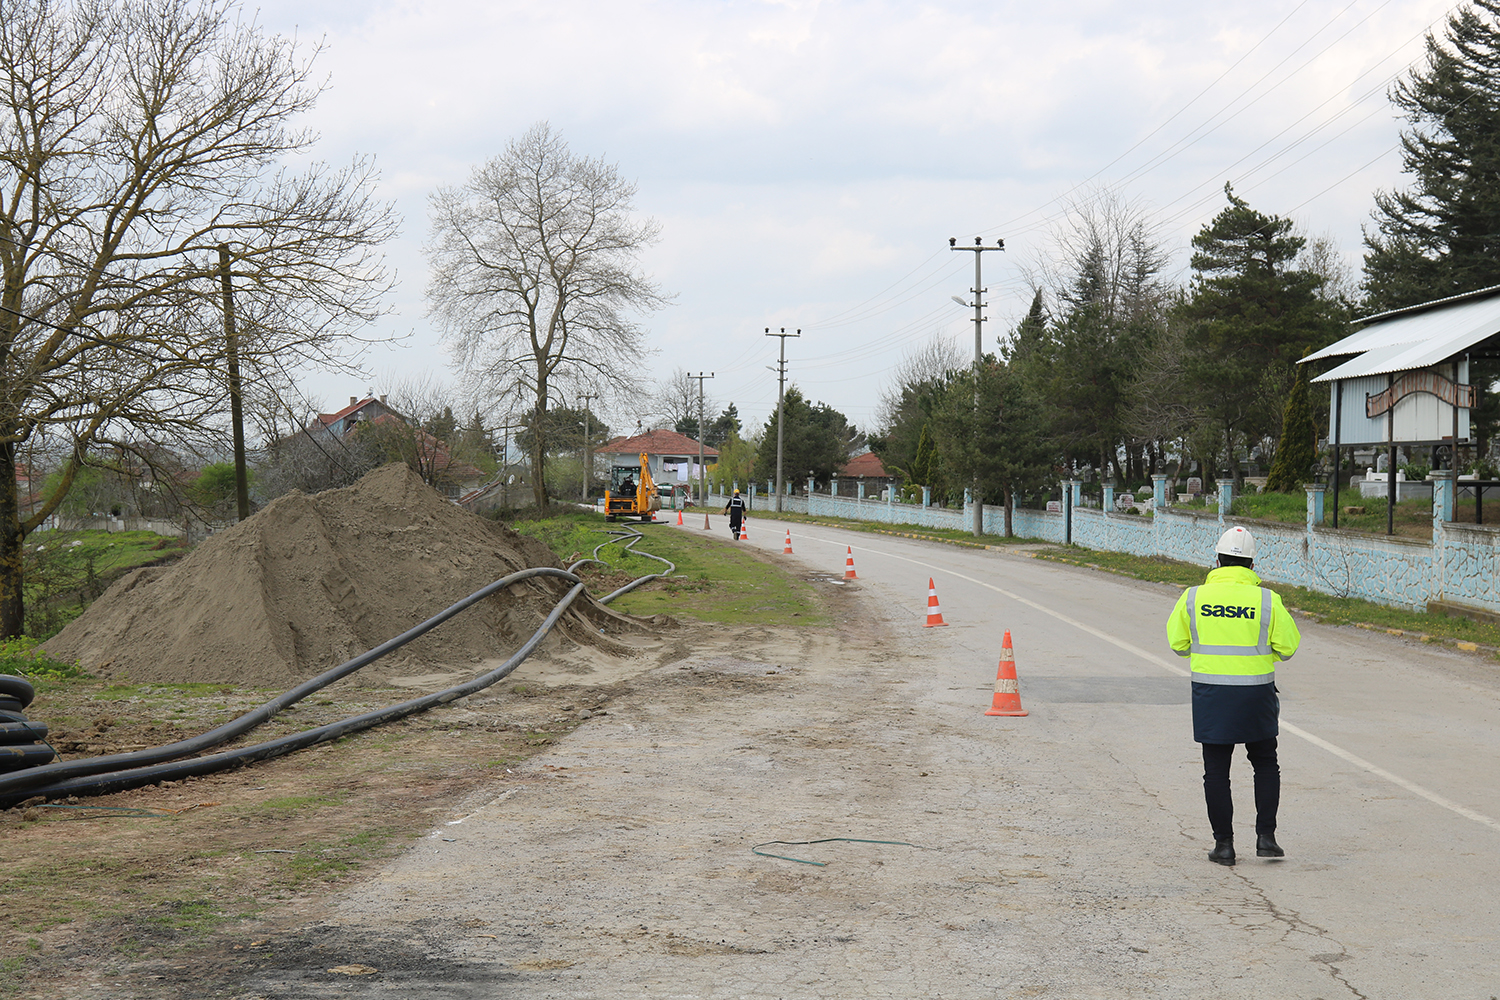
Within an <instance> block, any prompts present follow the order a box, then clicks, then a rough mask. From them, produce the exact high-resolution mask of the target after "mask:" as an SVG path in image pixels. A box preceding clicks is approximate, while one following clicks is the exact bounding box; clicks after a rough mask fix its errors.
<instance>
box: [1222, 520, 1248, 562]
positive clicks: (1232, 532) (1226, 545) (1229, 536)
mask: <svg viewBox="0 0 1500 1000" xmlns="http://www.w3.org/2000/svg"><path fill="white" fill-rule="evenodd" d="M1214 551H1215V552H1217V553H1218V554H1219V555H1221V556H1239V557H1240V558H1241V559H1254V558H1255V536H1253V535H1251V534H1250V532H1248V531H1246V530H1245V529H1244V528H1241V527H1240V526H1239V525H1235V526H1234V527H1233V528H1230V529H1229V530H1228V531H1226V532H1224V534H1222V535H1220V536H1219V544H1218V546H1217V547H1216V548H1215V549H1214Z"/></svg>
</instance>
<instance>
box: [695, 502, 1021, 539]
mask: <svg viewBox="0 0 1500 1000" xmlns="http://www.w3.org/2000/svg"><path fill="white" fill-rule="evenodd" d="M750 515H751V516H750V527H751V528H752V529H753V528H754V527H755V522H756V520H757V519H759V520H763V521H764V520H772V521H792V522H800V523H802V524H826V525H829V526H830V527H834V528H847V529H848V530H850V531H863V532H865V533H867V534H874V535H902V536H905V537H911V538H934V539H938V540H941V541H945V542H960V543H963V544H967V545H1035V544H1037V543H1038V542H1040V541H1041V539H1038V538H1022V537H1021V536H1019V535H1016V536H1014V537H1011V538H1006V537H1005V536H1004V535H989V534H984V535H975V534H974V532H973V531H970V530H969V529H967V528H929V527H926V526H924V525H920V524H886V523H885V522H883V521H856V520H854V519H853V518H849V517H833V516H826V515H823V514H817V515H810V514H794V513H792V512H790V511H782V512H780V513H777V512H776V511H771V510H753V511H751V512H750ZM684 516H687V515H684ZM699 516H700V517H701V516H702V515H701V514H700V515H699Z"/></svg>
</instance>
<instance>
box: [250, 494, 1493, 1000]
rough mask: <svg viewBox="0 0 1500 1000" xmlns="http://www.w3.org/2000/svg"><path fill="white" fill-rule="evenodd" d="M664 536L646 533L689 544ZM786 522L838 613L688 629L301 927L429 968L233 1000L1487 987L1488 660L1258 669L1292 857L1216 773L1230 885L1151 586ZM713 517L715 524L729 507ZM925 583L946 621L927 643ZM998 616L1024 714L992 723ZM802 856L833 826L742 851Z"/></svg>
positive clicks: (760, 537)
mask: <svg viewBox="0 0 1500 1000" xmlns="http://www.w3.org/2000/svg"><path fill="white" fill-rule="evenodd" d="M697 523H698V524H701V515H699V520H698V521H697ZM688 524H689V526H688V527H686V528H682V529H678V528H676V527H675V526H674V527H670V529H669V530H695V531H701V530H702V529H701V528H697V527H693V524H694V520H693V519H692V518H689V519H688ZM786 527H787V525H786V524H785V523H784V522H772V521H764V520H760V519H752V520H751V521H750V523H749V529H750V536H751V537H750V541H749V542H748V543H746V544H750V545H754V546H758V547H761V548H763V549H766V550H768V551H769V552H771V553H772V554H773V555H775V556H776V557H777V558H782V556H781V555H780V553H781V549H782V546H783V542H784V537H785V536H784V532H785V530H786ZM791 527H792V533H793V534H792V539H793V547H794V549H795V555H793V556H787V557H785V558H786V559H788V560H789V561H790V562H791V563H792V564H793V565H795V566H797V567H799V569H800V571H801V572H802V573H803V574H804V575H806V576H809V577H821V579H819V580H818V584H817V585H818V586H822V587H827V588H830V592H831V593H832V592H834V591H835V590H837V591H838V592H839V594H838V596H840V597H842V598H843V599H844V603H843V604H842V605H840V606H842V607H844V608H845V609H846V611H845V612H844V617H845V618H846V619H847V620H846V621H844V622H843V623H841V625H840V626H839V627H837V628H836V629H833V630H821V631H818V632H817V634H806V632H807V630H804V632H802V633H795V632H792V631H788V632H787V634H784V635H783V634H773V633H774V630H767V634H766V635H764V636H760V637H754V636H750V637H746V636H733V637H727V636H726V637H725V641H723V642H717V641H716V640H715V639H714V637H713V635H712V633H711V632H708V631H703V630H700V631H699V632H698V633H696V635H697V638H696V639H695V643H696V646H695V647H694V648H692V649H689V650H687V651H685V653H684V654H683V655H682V657H681V658H680V659H675V660H671V661H670V662H665V663H664V665H662V666H660V667H659V668H656V669H655V670H654V672H650V673H648V674H646V675H645V677H644V678H643V681H644V683H642V684H640V685H639V686H638V691H639V693H638V695H637V696H636V697H634V698H633V699H625V700H624V701H623V702H622V703H621V704H620V705H618V706H616V707H614V708H612V710H611V712H610V714H609V715H607V716H604V717H601V718H599V719H595V720H591V721H590V723H589V724H588V725H586V726H585V727H583V728H581V729H579V730H578V731H577V732H576V733H574V734H573V735H572V736H571V737H569V738H568V739H567V740H565V741H563V742H562V743H560V744H559V745H558V747H557V748H556V749H555V751H553V752H550V753H548V754H546V755H544V756H542V757H538V758H535V759H533V760H532V761H531V762H530V764H529V766H528V773H527V775H525V776H523V777H525V778H526V779H527V780H525V781H521V782H519V783H514V784H511V785H509V786H508V787H507V788H506V789H505V790H504V791H500V790H499V789H497V792H496V794H497V795H498V797H497V798H493V799H492V800H490V801H487V802H481V803H475V804H474V807H473V809H472V811H470V812H467V813H465V814H463V815H458V816H454V817H452V818H449V819H444V820H443V821H442V822H441V823H440V824H439V825H438V826H437V827H436V828H435V830H434V833H433V835H432V836H431V837H429V838H427V839H426V840H424V841H422V843H421V844H419V845H418V846H417V847H416V848H414V849H413V850H412V851H411V852H410V853H409V854H408V855H406V856H405V857H403V858H402V859H400V860H399V861H398V862H397V863H396V864H394V865H392V866H391V868H390V869H389V870H387V871H386V872H384V873H382V874H381V876H380V877H379V878H377V879H375V880H373V881H372V882H370V883H367V884H366V885H364V886H363V887H361V888H360V889H358V890H356V891H355V892H353V893H351V894H350V895H349V896H348V897H347V898H346V899H344V900H342V901H341V905H340V916H339V918H338V919H337V920H336V921H333V922H332V924H331V926H329V927H328V928H325V929H326V930H327V931H328V932H329V933H330V934H335V936H337V937H339V938H340V939H341V940H347V941H348V942H350V944H349V945H348V947H347V948H345V949H344V951H343V952H341V955H342V958H343V960H344V961H348V962H360V961H366V962H368V964H369V965H370V966H372V967H379V966H380V964H381V963H380V962H379V961H378V956H365V957H362V955H363V953H361V952H360V950H359V948H358V947H357V943H358V942H359V941H361V940H364V941H394V940H409V941H420V942H422V943H423V947H424V948H425V949H426V952H425V953H426V954H428V955H429V957H430V958H431V964H429V965H428V966H424V967H421V968H416V967H414V968H413V969H412V970H411V971H410V972H409V973H407V974H396V973H395V972H394V970H388V972H389V974H382V975H371V976H369V977H368V978H366V979H362V980H359V981H358V982H355V981H351V980H348V979H347V977H333V979H334V980H337V981H333V982H324V981H323V980H321V979H319V977H318V976H316V975H314V974H312V973H306V974H302V973H294V972H292V971H288V972H286V974H285V975H284V976H283V977H282V978H281V979H277V978H276V977H275V976H272V977H270V978H269V979H267V980H266V981H264V982H260V983H257V984H247V987H254V989H255V990H258V991H260V992H262V993H264V994H266V995H292V993H296V994H297V995H304V996H324V995H327V996H351V995H370V996H376V995H379V996H429V997H449V996H451V997H471V996H472V997H479V996H485V997H488V996H497V997H498V996H505V997H524V998H533V997H538V998H540V997H548V998H550V997H646V996H661V997H716V998H717V997H787V998H791V997H871V996H876V997H917V996H923V997H952V998H969V997H974V998H980V997H984V998H991V997H994V998H1019V997H1037V996H1048V997H1068V998H1074V997H1099V998H1119V997H1147V996H1150V997H1181V998H1201V997H1210V996H1212V997H1216V998H1231V1000H1232V998H1241V997H1243V998H1252V997H1253V998H1258V1000H1260V998H1268V997H1298V998H1328V1000H1331V998H1336V997H1360V998H1383V997H1390V998H1406V997H1441V998H1444V1000H1463V998H1474V1000H1486V998H1491V1000H1492V998H1493V997H1495V996H1496V995H1497V994H1500V962H1497V959H1496V954H1497V944H1500V929H1497V920H1496V917H1497V911H1500V864H1497V859H1500V821H1497V817H1500V787H1497V785H1500V783H1497V781H1496V778H1497V777H1500V767H1497V760H1500V754H1497V751H1500V671H1497V669H1496V666H1495V664H1494V663H1493V662H1492V661H1484V660H1481V659H1479V658H1477V657H1474V656H1471V655H1466V654H1459V653H1453V652H1449V651H1446V650H1443V649H1440V648H1434V647H1429V646H1424V645H1422V644H1420V643H1415V642H1412V641H1409V640H1401V639H1396V638H1392V637H1389V636H1386V635H1383V634H1372V633H1369V632H1365V631H1361V630H1357V629H1352V628H1345V629H1333V628H1326V627H1322V626H1317V625H1313V624H1310V623H1303V624H1302V632H1303V645H1302V650H1301V651H1300V652H1299V653H1298V655H1297V656H1296V657H1295V658H1294V659H1293V660H1292V661H1290V662H1289V663H1287V664H1285V665H1283V666H1282V667H1281V669H1280V670H1279V671H1278V686H1279V688H1280V690H1281V698H1282V737H1281V749H1282V754H1281V762H1282V773H1283V797H1282V808H1281V824H1280V830H1279V832H1278V839H1279V840H1280V841H1281V844H1282V846H1283V847H1285V848H1286V850H1287V857H1286V858H1285V859H1284V860H1264V859H1257V858H1255V857H1254V856H1253V855H1254V851H1253V815H1252V808H1251V802H1250V796H1249V784H1250V783H1249V768H1248V764H1246V763H1245V761H1244V759H1243V755H1242V754H1241V756H1240V757H1238V758H1237V759H1236V762H1235V771H1234V780H1235V789H1236V793H1237V804H1238V805H1239V807H1240V812H1239V814H1238V820H1239V823H1238V828H1239V831H1240V838H1239V847H1240V854H1241V859H1240V863H1239V865H1237V866H1236V867H1234V868H1224V867H1220V866H1217V865H1213V864H1211V863H1210V862H1208V861H1207V859H1206V853H1207V851H1208V849H1209V848H1210V847H1211V846H1212V838H1211V836H1210V832H1209V830H1208V828H1207V823H1206V819H1205V817H1204V808H1203V802H1202V794H1201V765H1200V760H1199V757H1198V751H1197V746H1196V745H1195V744H1193V743H1192V741H1191V725H1190V718H1189V708H1188V686H1187V685H1188V682H1187V680H1186V671H1185V666H1186V664H1185V662H1184V661H1181V660H1179V659H1178V658H1177V657H1175V656H1174V655H1172V653H1171V652H1170V650H1169V649H1168V648H1167V647H1166V642H1165V619H1166V616H1167V613H1168V611H1169V610H1170V608H1171V606H1172V603H1173V601H1174V600H1175V598H1176V594H1177V590H1176V589H1175V588H1170V587H1163V586H1155V585H1146V584H1139V583H1134V582H1131V581H1127V580H1122V579H1120V578H1117V577H1113V576H1109V575H1106V574H1102V573H1093V572H1089V571H1085V570H1078V569H1072V568H1068V567H1061V566H1058V565H1055V564H1049V563H1045V562H1041V561H1036V560H1031V559H1028V558H1025V557H1024V555H1021V554H1018V553H1013V552H1003V553H1002V552H985V551H980V550H973V549H967V548H961V547H955V546H946V545H938V544H932V543H924V542H916V541H911V540H907V539H901V538H896V537H888V536H880V535H868V534H857V533H851V532H842V531H838V530H835V529H826V528H816V527H804V526H800V525H792V526H791ZM713 530H714V531H715V532H718V533H720V534H721V536H722V537H725V538H727V535H728V532H727V529H726V528H725V526H724V521H723V519H722V518H720V517H715V518H714V529H713ZM846 546H852V549H853V555H854V561H855V567H856V572H857V573H858V580H857V582H855V583H853V584H849V585H844V584H842V583H841V582H840V578H842V576H843V571H844V562H845V551H846ZM1205 562H1207V556H1206V557H1205ZM929 578H931V579H932V580H933V581H934V583H935V586H936V590H937V594H938V597H939V600H940V602H941V610H942V614H943V616H944V619H945V620H946V622H947V623H948V624H947V625H946V626H944V627H941V628H926V627H924V625H923V623H924V621H925V619H926V615H927V589H928V579H929ZM1006 631H1009V632H1010V633H1011V635H1012V637H1013V642H1014V649H1015V657H1016V664H1017V670H1018V674H1019V677H1020V691H1021V699H1022V702H1023V704H1024V706H1025V708H1026V709H1027V710H1028V712H1029V713H1030V714H1029V715H1028V716H1026V717H1024V718H992V717H986V716H985V715H984V714H983V713H984V709H985V708H986V707H988V705H989V703H990V696H991V691H992V689H993V683H994V677H995V669H996V664H997V660H998V656H999V651H1000V648H1001V641H1002V637H1003V635H1004V633H1005V632H1006ZM825 838H850V840H837V841H830V842H827V843H821V844H805V845H780V846H763V847H761V848H760V850H762V851H764V852H769V853H772V854H781V855H782V856H783V857H782V858H767V857H764V856H758V855H756V854H753V853H752V852H751V849H752V848H754V847H755V845H757V844H759V843H762V842H765V841H772V840H780V841H811V840H824V839H825ZM851 841H899V842H903V843H902V844H892V843H863V842H851ZM905 845H910V846H905ZM791 858H798V859H801V861H797V860H789V859H791ZM817 860H820V861H825V862H827V864H826V866H823V867H819V866H815V865H809V864H804V863H802V862H803V861H817Z"/></svg>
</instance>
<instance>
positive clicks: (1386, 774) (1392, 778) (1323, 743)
mask: <svg viewBox="0 0 1500 1000" xmlns="http://www.w3.org/2000/svg"><path fill="white" fill-rule="evenodd" d="M804 537H806V538H807V539H808V541H813V542H825V543H827V544H830V545H847V544H849V543H848V542H835V541H833V540H832V539H829V538H816V537H813V536H811V535H808V536H804ZM863 548H864V549H865V550H866V551H868V552H873V553H875V554H876V555H881V556H884V557H886V558H887V559H895V560H898V561H900V562H905V563H911V564H912V565H913V566H920V567H922V568H923V569H925V570H929V571H931V572H933V573H946V574H948V575H949V576H953V577H957V578H958V579H960V580H964V581H966V582H968V583H972V584H975V585H977V586H980V587H985V588H987V589H989V590H993V591H994V592H995V593H997V594H1000V595H1002V596H1004V597H1008V598H1010V599H1011V600H1013V601H1016V602H1017V603H1020V604H1024V605H1026V606H1027V607H1028V608H1033V609H1035V610H1037V611H1040V612H1042V614H1045V615H1050V616H1052V617H1053V618H1056V619H1057V620H1058V621H1060V622H1064V623H1066V624H1068V625H1072V626H1073V627H1074V628H1076V629H1079V630H1081V631H1084V632H1087V633H1088V634H1089V635H1092V636H1094V637H1095V638H1098V639H1102V640H1104V641H1105V642H1107V643H1110V644H1111V645H1113V646H1116V647H1118V648H1119V649H1122V650H1124V651H1125V652H1127V653H1130V654H1131V655H1132V656H1137V657H1140V658H1141V659H1142V660H1145V661H1146V662H1147V663H1153V664H1155V665H1156V666H1158V667H1161V668H1162V669H1163V670H1166V671H1167V672H1169V673H1173V674H1176V675H1177V676H1179V677H1190V676H1192V672H1191V671H1188V670H1184V669H1182V668H1181V667H1179V666H1178V665H1177V664H1175V663H1173V662H1172V661H1170V660H1168V659H1166V658H1165V657H1161V656H1157V655H1155V654H1153V653H1148V652H1146V651H1145V650H1144V649H1141V648H1140V647H1139V646H1136V645H1134V644H1132V643H1128V642H1126V641H1124V640H1123V639H1119V638H1116V637H1115V636H1112V635H1110V634H1108V633H1107V632H1103V631H1101V630H1099V629H1096V628H1094V627H1093V626H1092V625H1089V624H1087V623H1085V622H1081V621H1079V620H1078V619H1076V618H1071V617H1069V616H1068V615H1065V614H1063V613H1062V612H1060V611H1054V610H1053V609H1052V608H1049V607H1045V606H1043V605H1041V604H1038V603H1036V602H1035V601H1032V600H1028V599H1027V598H1024V597H1022V596H1021V595H1020V594H1014V593H1011V592H1010V591H1008V590H1006V589H1005V588H1003V587H997V586H995V585H994V584H993V583H986V582H985V581H983V580H978V579H975V578H974V577H972V576H967V575H965V574H963V573H957V572H954V571H953V570H951V569H945V568H942V567H939V566H933V565H932V564H930V563H924V562H922V561H921V560H918V559H908V558H906V557H905V556H898V555H896V554H895V553H893V552H886V551H884V550H882V549H877V548H872V547H870V546H868V545H866V546H863ZM1281 727H1282V728H1283V729H1285V730H1286V731H1287V732H1289V733H1291V734H1292V735H1293V736H1296V737H1299V738H1301V739H1304V740H1306V741H1307V742H1309V743H1311V744H1312V745H1313V746H1315V747H1320V748H1322V749H1324V750H1327V751H1328V752H1329V753H1331V754H1333V755H1334V756H1335V757H1339V758H1342V759H1343V760H1346V761H1348V762H1349V763H1350V764H1353V765H1354V766H1355V767H1357V768H1359V769H1361V770H1363V771H1365V772H1367V773H1369V774H1372V775H1374V776H1375V777H1377V778H1384V779H1385V780H1386V781H1389V782H1390V783H1391V784H1393V785H1396V786H1398V787H1400V788H1404V789H1406V790H1407V791H1408V792H1411V793H1412V794H1413V795H1419V796H1421V797H1422V798H1424V799H1426V800H1427V801H1428V802H1431V803H1432V804H1434V805H1437V806H1442V807H1443V808H1444V809H1447V810H1448V811H1449V812H1452V813H1455V814H1457V815H1459V816H1462V817H1463V818H1464V819H1467V820H1472V821H1473V822H1475V823H1478V824H1480V825H1481V826H1487V827H1489V828H1490V829H1492V830H1496V831H1500V822H1497V821H1496V820H1493V819H1491V818H1490V817H1488V816H1486V815H1484V814H1483V813H1478V812H1475V811H1474V810H1472V809H1469V808H1467V807H1465V806H1462V805H1459V804H1458V803H1457V802H1454V801H1453V800H1452V799H1447V798H1444V797H1443V796H1441V795H1439V794H1438V793H1437V792H1433V791H1429V790H1428V789H1426V788H1423V787H1422V786H1421V785H1419V784H1417V783H1416V782H1414V781H1409V780H1407V779H1406V778H1403V777H1401V776H1400V775H1399V774H1392V773H1391V772H1390V771H1387V770H1386V769H1385V768H1383V767H1379V766H1378V765H1375V764H1372V763H1370V762H1369V761H1367V760H1365V759H1364V758H1363V757H1359V756H1357V755H1355V754H1353V753H1350V752H1349V751H1348V750H1345V749H1344V748H1343V747H1341V746H1338V745H1337V744H1335V743H1330V742H1328V741H1327V740H1325V739H1323V738H1322V737H1320V736H1314V735H1313V734H1312V733H1310V732H1308V731H1307V730H1305V729H1302V728H1301V727H1299V726H1294V725H1292V724H1291V723H1290V722H1287V721H1286V720H1285V719H1282V720H1281Z"/></svg>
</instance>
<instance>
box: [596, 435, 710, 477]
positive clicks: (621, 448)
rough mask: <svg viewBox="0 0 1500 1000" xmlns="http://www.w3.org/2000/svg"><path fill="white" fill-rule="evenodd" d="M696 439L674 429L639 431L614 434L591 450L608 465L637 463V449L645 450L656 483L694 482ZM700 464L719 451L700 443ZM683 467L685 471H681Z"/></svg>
mask: <svg viewBox="0 0 1500 1000" xmlns="http://www.w3.org/2000/svg"><path fill="white" fill-rule="evenodd" d="M698 447H699V445H698V442H697V441H696V440H694V439H693V438H690V437H688V436H687V435H686V434H679V433H677V432H676V431H669V430H652V431H643V432H642V433H640V434H636V435H634V436H632V437H617V438H614V439H613V440H611V441H606V442H605V443H604V444H602V445H600V446H599V447H598V448H596V449H594V454H596V455H606V456H608V457H609V459H610V464H611V465H612V466H614V465H620V466H626V465H629V466H636V467H639V465H640V455H641V452H645V453H646V456H647V460H648V465H649V468H650V469H651V478H652V479H655V480H656V481H657V482H659V483H676V482H687V481H688V479H689V477H691V478H692V479H693V480H694V481H696V480H697V476H696V475H695V474H694V471H693V466H695V465H696V464H697V463H698ZM702 447H703V464H704V465H713V464H714V463H715V462H717V461H718V460H719V450H718V449H717V448H710V447H709V446H708V445H703V446H702ZM684 467H686V470H687V471H686V472H685V473H684V472H683V469H684Z"/></svg>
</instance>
